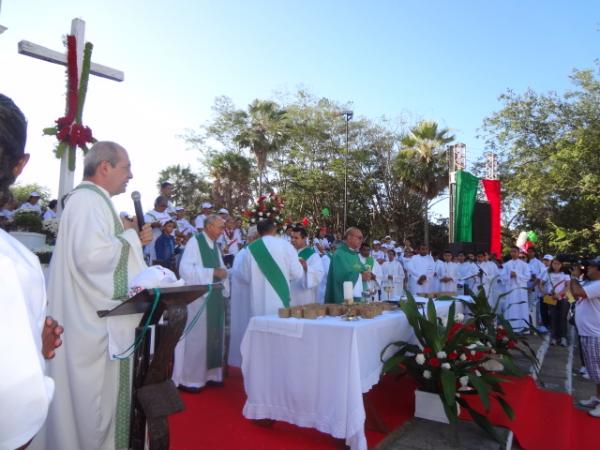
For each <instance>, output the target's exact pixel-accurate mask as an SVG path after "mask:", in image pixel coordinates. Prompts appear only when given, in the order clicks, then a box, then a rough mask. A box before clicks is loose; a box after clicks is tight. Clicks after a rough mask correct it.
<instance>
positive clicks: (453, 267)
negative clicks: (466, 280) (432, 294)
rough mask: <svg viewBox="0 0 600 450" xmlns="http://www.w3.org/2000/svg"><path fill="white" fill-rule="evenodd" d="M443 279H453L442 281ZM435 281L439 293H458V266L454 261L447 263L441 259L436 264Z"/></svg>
mask: <svg viewBox="0 0 600 450" xmlns="http://www.w3.org/2000/svg"><path fill="white" fill-rule="evenodd" d="M442 278H452V280H450V281H442ZM435 279H436V281H437V291H438V292H447V293H453V292H454V293H456V292H457V287H456V282H457V280H458V264H456V263H453V262H452V261H450V262H446V261H442V260H441V259H440V260H439V261H437V262H436V264H435Z"/></svg>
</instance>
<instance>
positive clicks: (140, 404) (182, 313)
mask: <svg viewBox="0 0 600 450" xmlns="http://www.w3.org/2000/svg"><path fill="white" fill-rule="evenodd" d="M208 289H209V288H208V286H204V285H196V286H183V287H172V288H160V289H159V292H160V298H159V302H158V305H156V309H155V311H154V312H153V313H152V306H153V303H154V298H155V290H154V289H145V290H144V291H142V292H140V293H138V294H137V295H135V296H134V297H132V298H130V299H129V300H127V301H125V302H123V303H122V304H121V305H119V306H117V307H116V308H113V309H111V310H110V311H109V310H104V311H98V312H97V314H98V316H99V317H111V316H121V315H128V314H139V313H144V315H143V317H142V320H141V321H140V325H139V327H138V328H136V333H135V338H136V342H138V340H139V345H138V346H137V348H136V349H135V353H134V357H133V362H134V364H133V376H132V389H131V428H130V434H129V448H131V449H133V450H144V444H145V436H146V425H147V426H148V436H149V441H150V442H149V448H150V450H168V449H169V423H168V416H169V415H170V414H173V413H175V412H178V411H182V410H183V403H182V402H181V399H180V397H179V394H178V393H177V389H176V387H175V385H174V384H173V382H172V381H171V374H172V371H173V364H172V362H173V354H174V351H175V346H176V345H177V342H178V341H179V339H180V338H181V335H182V333H183V330H184V328H185V325H186V322H187V305H188V303H191V302H193V301H194V300H196V299H197V298H199V297H202V296H203V295H204V294H206V293H207V292H208ZM213 289H221V286H219V285H216V286H215V285H213ZM151 313H152V317H151V318H150V321H149V325H154V336H152V332H151V331H150V330H148V332H147V333H146V334H145V336H143V338H142V334H143V329H144V325H145V324H146V322H147V321H148V318H149V316H150V314H151ZM161 317H162V318H163V323H161V324H159V323H158V322H159V320H160V318H161ZM152 337H154V354H153V355H152V357H151V355H150V351H151V348H150V344H151V340H152Z"/></svg>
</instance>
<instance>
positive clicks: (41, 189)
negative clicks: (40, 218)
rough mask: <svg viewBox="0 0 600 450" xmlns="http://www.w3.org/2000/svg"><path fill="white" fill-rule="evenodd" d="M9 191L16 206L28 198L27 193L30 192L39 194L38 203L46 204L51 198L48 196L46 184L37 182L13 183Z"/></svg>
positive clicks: (48, 191)
mask: <svg viewBox="0 0 600 450" xmlns="http://www.w3.org/2000/svg"><path fill="white" fill-rule="evenodd" d="M10 192H11V194H12V196H13V198H14V199H15V201H16V202H17V206H20V205H21V204H22V203H24V202H26V201H27V199H28V198H29V194H30V193H32V192H37V193H38V194H40V201H39V202H40V203H41V204H44V205H47V204H48V202H49V201H50V200H51V198H50V189H48V188H47V187H46V186H42V185H41V184H38V183H28V184H20V183H17V184H14V185H13V186H11V187H10Z"/></svg>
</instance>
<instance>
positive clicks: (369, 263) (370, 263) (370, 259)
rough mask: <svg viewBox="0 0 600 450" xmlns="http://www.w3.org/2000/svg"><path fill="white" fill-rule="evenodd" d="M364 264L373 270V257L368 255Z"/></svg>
mask: <svg viewBox="0 0 600 450" xmlns="http://www.w3.org/2000/svg"><path fill="white" fill-rule="evenodd" d="M365 265H366V266H369V267H370V268H371V271H373V267H374V266H375V258H373V257H372V256H369V257H368V258H367V259H366V261H365Z"/></svg>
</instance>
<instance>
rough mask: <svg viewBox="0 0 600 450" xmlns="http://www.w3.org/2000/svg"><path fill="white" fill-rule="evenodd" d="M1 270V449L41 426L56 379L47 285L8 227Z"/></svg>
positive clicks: (1, 236) (1, 239)
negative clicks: (50, 369)
mask: <svg viewBox="0 0 600 450" xmlns="http://www.w3.org/2000/svg"><path fill="white" fill-rule="evenodd" d="M0 273H1V274H2V282H0V299H1V300H0V301H1V303H2V327H1V328H0V371H1V372H2V376H1V377H0V405H2V406H1V408H2V415H1V416H0V449H14V448H17V447H21V446H22V445H24V444H26V443H27V442H29V440H30V439H31V438H32V437H33V436H34V435H35V434H36V433H37V432H38V431H39V430H40V428H42V425H43V424H44V421H45V420H46V415H47V413H48V407H49V405H50V400H52V395H53V392H54V382H53V381H52V379H51V378H49V377H46V376H44V369H45V362H44V359H43V356H42V340H41V336H42V328H43V326H44V320H45V317H46V288H45V283H44V276H43V275H42V269H41V267H40V262H39V260H38V258H37V256H35V255H34V254H33V253H31V252H30V251H29V250H28V249H27V248H25V246H24V245H22V244H21V243H20V242H19V241H17V240H16V239H14V238H13V237H12V236H10V235H8V234H7V233H6V232H4V230H0ZM60 350H61V349H58V351H60Z"/></svg>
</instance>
